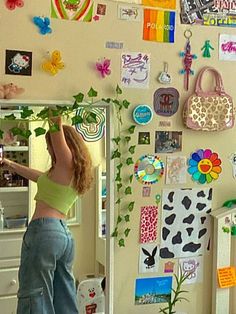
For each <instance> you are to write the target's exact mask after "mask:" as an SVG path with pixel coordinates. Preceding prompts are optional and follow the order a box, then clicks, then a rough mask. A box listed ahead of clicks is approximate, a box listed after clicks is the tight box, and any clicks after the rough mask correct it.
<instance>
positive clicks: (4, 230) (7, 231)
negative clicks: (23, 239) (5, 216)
mask: <svg viewBox="0 0 236 314" xmlns="http://www.w3.org/2000/svg"><path fill="white" fill-rule="evenodd" d="M25 231H26V228H11V229H8V228H4V229H3V230H0V234H6V233H20V232H25Z"/></svg>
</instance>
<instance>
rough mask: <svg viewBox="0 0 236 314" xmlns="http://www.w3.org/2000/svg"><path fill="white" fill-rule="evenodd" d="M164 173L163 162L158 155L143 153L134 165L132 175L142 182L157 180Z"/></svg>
mask: <svg viewBox="0 0 236 314" xmlns="http://www.w3.org/2000/svg"><path fill="white" fill-rule="evenodd" d="M163 174H164V163H163V161H162V160H161V159H160V157H158V156H153V155H144V156H142V157H140V158H139V159H138V160H137V161H136V163H135V165H134V175H135V177H136V179H137V180H138V181H139V182H141V183H143V184H153V183H156V182H158V181H159V180H160V179H161V177H162V176H163Z"/></svg>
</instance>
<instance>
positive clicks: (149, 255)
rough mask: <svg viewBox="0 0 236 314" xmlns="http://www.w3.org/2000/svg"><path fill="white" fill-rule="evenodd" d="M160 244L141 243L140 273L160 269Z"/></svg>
mask: <svg viewBox="0 0 236 314" xmlns="http://www.w3.org/2000/svg"><path fill="white" fill-rule="evenodd" d="M159 249H160V248H159V245H157V244H155V243H148V244H141V246H140V252H139V273H156V272H157V271H158V259H159Z"/></svg>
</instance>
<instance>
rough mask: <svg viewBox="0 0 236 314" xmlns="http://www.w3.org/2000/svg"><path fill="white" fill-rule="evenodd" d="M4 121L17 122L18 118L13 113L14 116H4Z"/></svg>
mask: <svg viewBox="0 0 236 314" xmlns="http://www.w3.org/2000/svg"><path fill="white" fill-rule="evenodd" d="M4 119H5V120H15V119H16V117H15V115H14V114H13V113H12V114H9V115H6V116H4Z"/></svg>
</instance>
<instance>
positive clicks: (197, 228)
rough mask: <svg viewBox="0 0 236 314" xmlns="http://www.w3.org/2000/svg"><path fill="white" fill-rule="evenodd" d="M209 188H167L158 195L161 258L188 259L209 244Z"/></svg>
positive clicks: (204, 249)
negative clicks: (159, 201) (160, 209)
mask: <svg viewBox="0 0 236 314" xmlns="http://www.w3.org/2000/svg"><path fill="white" fill-rule="evenodd" d="M211 201H212V189H209V188H204V189H197V188H194V189H191V188H190V189H168V190H163V195H162V232H161V247H160V257H161V258H181V257H192V256H198V255H200V254H203V253H204V252H205V251H206V250H207V249H208V245H209V240H210V231H211V230H210V222H211V220H210V219H211V218H210V215H209V213H210V212H211Z"/></svg>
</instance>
